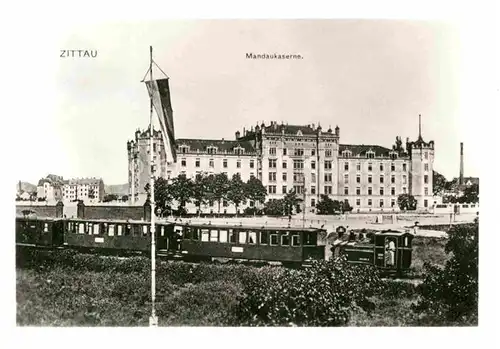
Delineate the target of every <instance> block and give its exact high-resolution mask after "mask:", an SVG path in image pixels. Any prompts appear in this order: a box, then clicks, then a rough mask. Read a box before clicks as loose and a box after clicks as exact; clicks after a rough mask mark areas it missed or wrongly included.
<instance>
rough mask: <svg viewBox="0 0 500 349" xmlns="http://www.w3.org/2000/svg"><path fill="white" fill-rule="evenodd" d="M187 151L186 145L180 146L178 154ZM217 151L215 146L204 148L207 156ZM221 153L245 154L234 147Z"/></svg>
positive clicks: (240, 148) (242, 150)
mask: <svg viewBox="0 0 500 349" xmlns="http://www.w3.org/2000/svg"><path fill="white" fill-rule="evenodd" d="M155 146H156V144H153V152H155V151H156V147H155ZM189 150H190V147H189V146H187V145H181V146H179V152H180V153H181V154H186V153H188V152H189ZM218 150H219V149H218V148H217V147H215V146H208V147H207V148H206V152H207V154H217V153H218ZM221 153H223V154H229V153H232V154H236V155H243V154H244V153H245V149H243V148H242V147H235V148H233V149H232V150H231V151H227V150H226V151H223V152H221Z"/></svg>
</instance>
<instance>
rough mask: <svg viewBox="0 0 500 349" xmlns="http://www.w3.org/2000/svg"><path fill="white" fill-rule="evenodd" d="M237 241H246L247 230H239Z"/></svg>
mask: <svg viewBox="0 0 500 349" xmlns="http://www.w3.org/2000/svg"><path fill="white" fill-rule="evenodd" d="M238 242H239V243H240V244H245V243H246V242H247V232H246V231H240V233H239V236H238Z"/></svg>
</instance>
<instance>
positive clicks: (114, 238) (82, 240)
mask: <svg viewBox="0 0 500 349" xmlns="http://www.w3.org/2000/svg"><path fill="white" fill-rule="evenodd" d="M65 224H66V226H65V228H66V229H65V234H64V243H65V245H67V246H70V247H79V248H89V249H107V250H120V251H141V252H146V251H151V223H150V222H145V221H124V220H88V219H69V220H66V222H65ZM155 231H156V243H157V246H158V249H168V248H169V245H170V240H171V239H172V224H170V223H167V224H156V225H155Z"/></svg>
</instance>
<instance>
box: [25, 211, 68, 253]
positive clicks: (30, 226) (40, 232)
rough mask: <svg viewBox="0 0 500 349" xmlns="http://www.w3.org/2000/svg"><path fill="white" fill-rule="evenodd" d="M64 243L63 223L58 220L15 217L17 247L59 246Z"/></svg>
mask: <svg viewBox="0 0 500 349" xmlns="http://www.w3.org/2000/svg"><path fill="white" fill-rule="evenodd" d="M63 241H64V221H63V220H62V219H58V218H40V217H35V218H32V217H17V218H16V245H17V246H40V247H53V246H61V245H62V244H63Z"/></svg>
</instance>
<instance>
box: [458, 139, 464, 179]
mask: <svg viewBox="0 0 500 349" xmlns="http://www.w3.org/2000/svg"><path fill="white" fill-rule="evenodd" d="M458 180H459V183H460V185H463V184H464V144H463V143H462V142H460V177H459V179H458Z"/></svg>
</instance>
